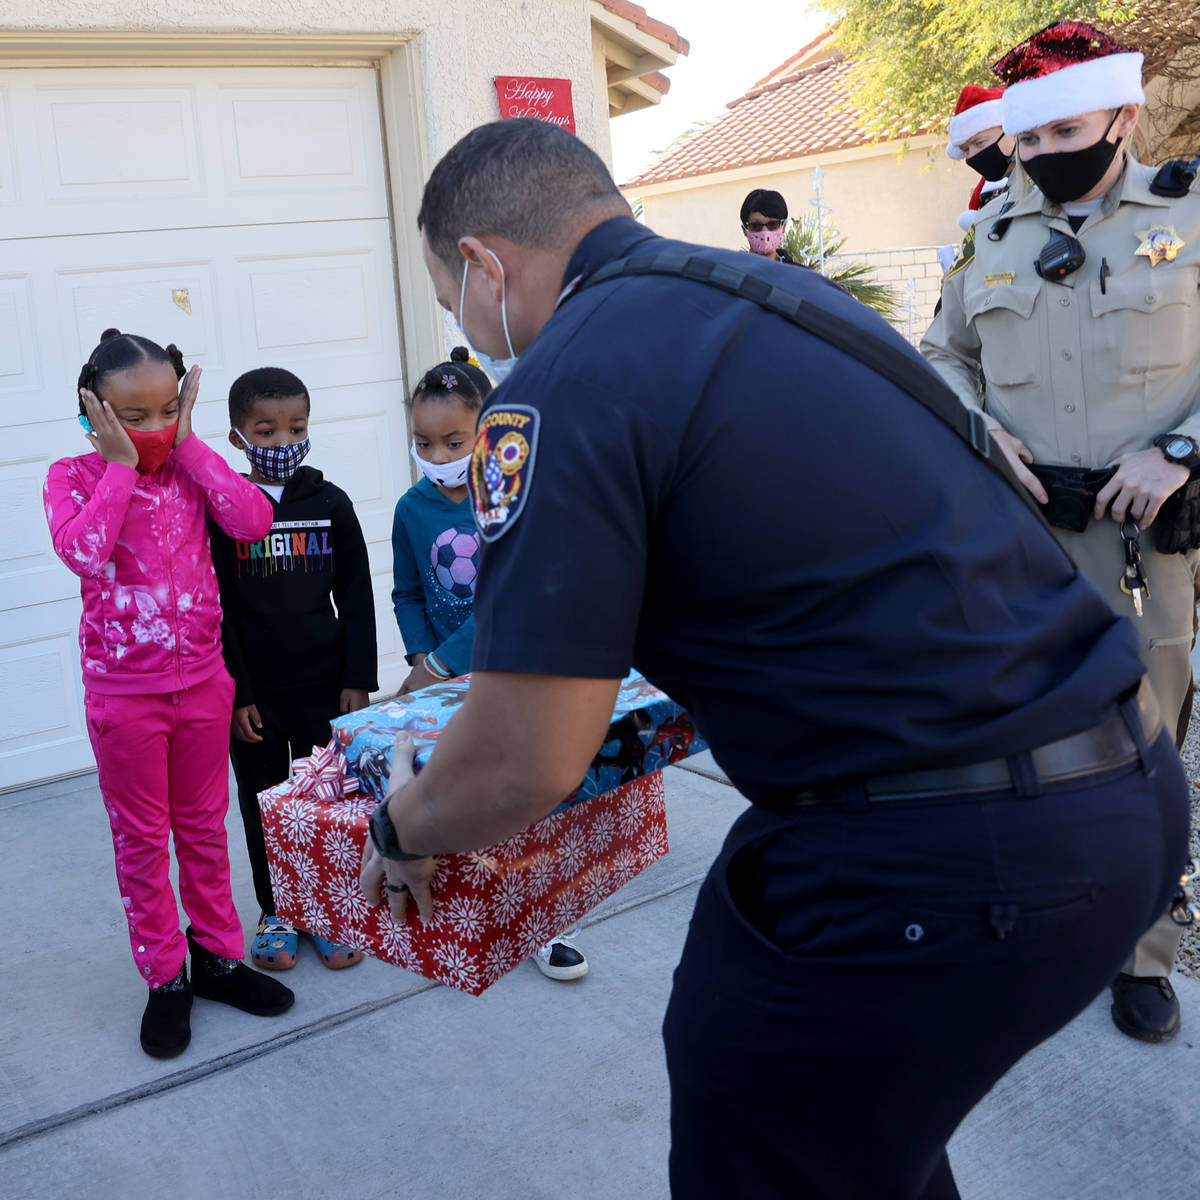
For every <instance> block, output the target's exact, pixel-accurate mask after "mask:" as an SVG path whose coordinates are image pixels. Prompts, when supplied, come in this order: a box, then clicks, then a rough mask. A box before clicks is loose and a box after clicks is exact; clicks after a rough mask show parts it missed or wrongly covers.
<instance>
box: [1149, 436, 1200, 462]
mask: <svg viewBox="0 0 1200 1200" xmlns="http://www.w3.org/2000/svg"><path fill="white" fill-rule="evenodd" d="M1154 444H1155V445H1156V446H1157V447H1158V448H1159V449H1160V450H1161V451H1162V452H1163V458H1165V459H1166V460H1167V462H1170V463H1177V464H1178V465H1179V466H1181V467H1187V469H1188V470H1189V471H1194V470H1195V469H1196V468H1197V467H1200V446H1197V445H1196V440H1195V438H1190V437H1188V436H1187V434H1184V433H1161V434H1159V435H1158V437H1156V438H1155V439H1154Z"/></svg>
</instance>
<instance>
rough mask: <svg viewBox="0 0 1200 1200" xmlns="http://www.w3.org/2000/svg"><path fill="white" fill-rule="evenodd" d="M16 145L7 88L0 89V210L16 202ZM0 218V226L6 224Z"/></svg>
mask: <svg viewBox="0 0 1200 1200" xmlns="http://www.w3.org/2000/svg"><path fill="white" fill-rule="evenodd" d="M15 156H16V144H15V141H14V139H13V129H12V102H11V100H10V99H9V96H8V88H6V87H0V209H4V208H6V207H8V206H10V205H15V204H16V202H17V171H16V161H15ZM6 219H7V218H6V217H0V226H3V225H4V224H5V223H6Z"/></svg>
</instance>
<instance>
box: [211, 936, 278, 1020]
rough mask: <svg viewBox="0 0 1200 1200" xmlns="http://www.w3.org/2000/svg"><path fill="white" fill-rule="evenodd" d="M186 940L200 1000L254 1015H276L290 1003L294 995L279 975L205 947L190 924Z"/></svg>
mask: <svg viewBox="0 0 1200 1200" xmlns="http://www.w3.org/2000/svg"><path fill="white" fill-rule="evenodd" d="M187 940H188V946H189V947H190V948H191V951H192V990H193V991H194V992H195V994H196V995H197V996H199V997H200V999H201V1000H215V1001H216V1002H217V1003H218V1004H231V1005H232V1006H233V1007H234V1008H240V1009H241V1010H242V1012H248V1013H253V1014H254V1015H255V1016H256V1017H277V1016H279V1014H280V1013H285V1012H287V1010H288V1009H289V1008H291V1007H292V1004H293V1003H294V1001H295V999H296V997H295V996H294V995H293V994H292V990H291V988H286V987H284V986H283V984H282V983H280V982H279V980H278V979H272V978H270V976H268V975H262V974H260V973H259V972H258V971H252V970H251V969H250V968H249V967H248V966H246V964H245V963H244V962H239V961H238V960H237V959H232V958H221V957H220V955H217V954H213V952H212V951H211V950H206V949H205V948H204V947H203V946H201V945H200V943H199V942H197V941H196V939H195V938H194V937H193V936H192V930H191V927H190V926H189V928H188V931H187Z"/></svg>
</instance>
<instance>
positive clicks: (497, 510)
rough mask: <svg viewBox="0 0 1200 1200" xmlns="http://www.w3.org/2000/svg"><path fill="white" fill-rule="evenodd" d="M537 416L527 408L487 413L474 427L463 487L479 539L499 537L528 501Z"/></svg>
mask: <svg viewBox="0 0 1200 1200" xmlns="http://www.w3.org/2000/svg"><path fill="white" fill-rule="evenodd" d="M540 423H541V414H540V413H539V412H538V411H537V409H535V408H530V407H529V406H528V405H527V404H508V405H502V406H500V407H497V408H493V409H489V410H488V411H487V412H485V413H484V414H483V417H482V418H481V419H480V422H479V431H478V433H477V434H476V435H475V449H474V450H473V451H472V454H471V470H470V472H469V474H468V476H467V485H468V487H469V489H470V492H471V507H472V510H473V511H474V514H475V524H476V526H477V527H478V529H479V536H480V537H481V538H483V540H484V541H485V542H494V541H496V539H497V538H500V537H503V535H504V534H506V533H507V532H508V531H509V530H510V529H511V528H512V527H513V525H515V524H516V521H517V518H518V517H519V516H520V515H521V512H522V510H523V509H524V507H525V502H526V501H527V500H528V498H529V485H530V483H531V482H532V481H533V468H534V463H535V461H536V458H537V443H538V427H539V425H540Z"/></svg>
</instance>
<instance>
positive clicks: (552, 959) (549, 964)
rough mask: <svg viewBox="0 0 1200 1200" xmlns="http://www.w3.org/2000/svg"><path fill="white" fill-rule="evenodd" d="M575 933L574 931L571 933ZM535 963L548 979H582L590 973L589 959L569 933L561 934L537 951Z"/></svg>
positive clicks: (534, 958) (534, 957)
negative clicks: (574, 942)
mask: <svg viewBox="0 0 1200 1200" xmlns="http://www.w3.org/2000/svg"><path fill="white" fill-rule="evenodd" d="M570 932H571V933H574V930H571V931H570ZM533 961H534V962H535V963H537V965H538V970H539V971H541V973H542V974H543V975H545V976H546V978H547V979H582V978H583V977H584V976H585V975H586V974H587V973H588V963H587V959H586V958H584V957H583V955H582V953H580V951H579V949H578V948H577V947H576V946H575V945H574V944H573V943H572V942H571V940H570V935H569V934H567V933H562V934H559V936H558V937H556V938H555V939H554V941H552V942H547V943H546V944H545V945H544V946H543V947H542V948H541V949H540V950H538V951H536V952H535V954H534V956H533Z"/></svg>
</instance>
